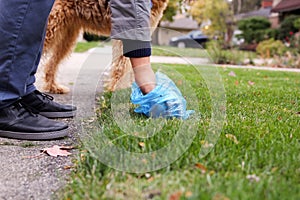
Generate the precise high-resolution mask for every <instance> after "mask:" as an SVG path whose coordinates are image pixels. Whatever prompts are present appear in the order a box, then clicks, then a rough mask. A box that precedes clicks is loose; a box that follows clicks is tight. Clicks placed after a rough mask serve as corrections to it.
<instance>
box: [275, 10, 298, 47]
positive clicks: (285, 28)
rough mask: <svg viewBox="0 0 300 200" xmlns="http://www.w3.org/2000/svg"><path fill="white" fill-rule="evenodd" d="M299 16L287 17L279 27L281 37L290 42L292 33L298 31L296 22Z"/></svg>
mask: <svg viewBox="0 0 300 200" xmlns="http://www.w3.org/2000/svg"><path fill="white" fill-rule="evenodd" d="M298 18H299V16H296V15H291V16H288V17H286V18H285V19H284V20H283V21H282V22H281V24H280V28H279V39H280V40H284V41H286V42H289V40H290V38H291V37H292V35H293V34H294V33H295V32H297V31H298V29H297V28H296V27H295V26H294V22H295V21H296V20H297V19H298Z"/></svg>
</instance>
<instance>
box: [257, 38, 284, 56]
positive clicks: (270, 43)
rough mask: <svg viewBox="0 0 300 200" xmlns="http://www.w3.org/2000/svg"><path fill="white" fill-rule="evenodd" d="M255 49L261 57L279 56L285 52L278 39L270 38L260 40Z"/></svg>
mask: <svg viewBox="0 0 300 200" xmlns="http://www.w3.org/2000/svg"><path fill="white" fill-rule="evenodd" d="M256 51H257V53H259V54H260V55H261V56H262V57H263V58H270V57H273V56H275V55H277V56H281V55H283V54H284V52H285V45H284V44H283V43H282V42H281V41H280V40H274V39H273V38H271V39H269V40H265V41H262V42H260V43H259V44H258V46H257V48H256Z"/></svg>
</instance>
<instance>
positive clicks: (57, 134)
mask: <svg viewBox="0 0 300 200" xmlns="http://www.w3.org/2000/svg"><path fill="white" fill-rule="evenodd" d="M67 135H68V128H66V129H62V130H59V131H52V132H39V133H23V132H12V131H2V130H0V137H6V138H12V139H19V140H51V139H59V138H63V137H65V136H67Z"/></svg>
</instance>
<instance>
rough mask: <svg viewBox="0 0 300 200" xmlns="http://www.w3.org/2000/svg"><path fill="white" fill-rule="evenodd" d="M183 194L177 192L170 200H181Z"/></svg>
mask: <svg viewBox="0 0 300 200" xmlns="http://www.w3.org/2000/svg"><path fill="white" fill-rule="evenodd" d="M181 195H182V192H175V193H173V194H171V196H170V198H169V200H179V199H180V198H181Z"/></svg>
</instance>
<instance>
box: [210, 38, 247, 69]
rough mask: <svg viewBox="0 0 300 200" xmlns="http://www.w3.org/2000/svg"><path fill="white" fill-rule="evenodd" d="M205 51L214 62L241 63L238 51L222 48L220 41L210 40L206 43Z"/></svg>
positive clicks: (241, 57)
mask: <svg viewBox="0 0 300 200" xmlns="http://www.w3.org/2000/svg"><path fill="white" fill-rule="evenodd" d="M207 51H208V53H209V55H210V56H211V58H212V60H213V62H214V63H215V64H242V63H243V56H241V55H240V53H237V52H236V53H233V52H232V51H226V50H223V47H222V42H221V41H217V40H211V41H209V42H208V43H207Z"/></svg>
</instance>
